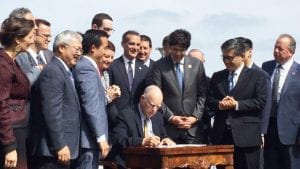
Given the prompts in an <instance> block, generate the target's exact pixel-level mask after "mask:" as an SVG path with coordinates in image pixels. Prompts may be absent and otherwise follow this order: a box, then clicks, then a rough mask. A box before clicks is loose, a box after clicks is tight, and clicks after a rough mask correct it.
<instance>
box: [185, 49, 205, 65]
mask: <svg viewBox="0 0 300 169" xmlns="http://www.w3.org/2000/svg"><path fill="white" fill-rule="evenodd" d="M188 55H189V56H192V57H194V58H197V59H199V60H200V61H201V62H202V63H204V62H205V58H204V54H203V52H201V50H199V49H191V50H190V51H189V53H188Z"/></svg>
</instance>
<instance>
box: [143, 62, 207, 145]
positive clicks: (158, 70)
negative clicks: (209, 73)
mask: <svg viewBox="0 0 300 169" xmlns="http://www.w3.org/2000/svg"><path fill="white" fill-rule="evenodd" d="M183 67H184V80H183V81H184V82H183V83H184V85H183V86H184V87H183V90H181V88H180V86H179V83H178V80H177V76H176V73H175V68H174V62H173V60H172V58H171V57H164V58H162V59H160V60H159V61H157V62H156V63H154V65H153V67H152V69H151V72H150V73H149V76H148V78H147V85H151V84H154V85H157V86H159V87H160V88H161V90H162V92H163V96H164V99H163V102H164V106H163V109H164V117H165V120H169V119H170V117H171V116H173V115H177V116H194V117H196V118H198V119H199V121H198V123H197V124H195V125H194V126H192V127H191V128H190V129H188V130H187V129H179V128H177V127H176V126H174V125H173V124H171V123H169V122H168V123H167V124H166V130H167V133H168V135H169V136H170V137H171V138H172V139H173V140H174V141H175V142H176V143H200V142H202V138H201V137H202V136H200V135H197V136H196V134H200V133H201V130H202V129H201V128H202V127H199V126H201V123H202V115H203V110H204V104H205V96H206V86H207V84H206V76H205V71H204V67H203V64H202V63H201V62H200V61H199V60H197V59H196V58H193V57H190V56H185V59H184V66H183ZM196 139H197V140H196Z"/></svg>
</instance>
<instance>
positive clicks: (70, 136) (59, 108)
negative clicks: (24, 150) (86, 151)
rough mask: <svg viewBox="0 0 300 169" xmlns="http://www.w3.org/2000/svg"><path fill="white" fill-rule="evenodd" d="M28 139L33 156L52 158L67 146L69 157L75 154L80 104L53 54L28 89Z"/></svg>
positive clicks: (66, 75) (64, 69) (75, 156)
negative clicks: (29, 89)
mask: <svg viewBox="0 0 300 169" xmlns="http://www.w3.org/2000/svg"><path fill="white" fill-rule="evenodd" d="M29 133H30V137H29V138H30V140H31V144H32V146H33V147H32V150H31V151H32V152H31V153H32V154H33V155H34V156H35V157H55V158H56V151H57V150H59V149H61V148H63V147H64V146H66V145H67V146H68V147H69V149H70V152H71V159H76V158H77V157H78V154H79V137H80V105H79V100H78V96H77V92H76V89H75V87H74V86H73V84H72V81H71V79H70V76H69V74H68V72H67V70H66V68H65V67H64V65H63V64H62V63H61V61H59V60H58V59H57V58H56V57H53V59H52V60H51V62H50V63H49V64H48V66H47V67H45V69H44V70H43V71H42V73H41V74H40V76H39V78H38V80H37V82H36V83H35V85H34V88H33V90H32V99H31V115H30V132H29Z"/></svg>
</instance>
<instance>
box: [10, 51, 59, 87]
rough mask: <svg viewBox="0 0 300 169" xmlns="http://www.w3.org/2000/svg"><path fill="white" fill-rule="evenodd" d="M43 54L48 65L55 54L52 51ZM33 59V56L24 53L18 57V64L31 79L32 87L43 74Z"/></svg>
mask: <svg viewBox="0 0 300 169" xmlns="http://www.w3.org/2000/svg"><path fill="white" fill-rule="evenodd" d="M42 52H43V54H44V56H45V59H46V63H49V62H50V60H51V59H52V57H53V55H54V54H53V53H52V52H51V51H50V50H43V51H42ZM32 57H33V56H31V55H30V53H29V52H22V53H20V54H18V55H17V57H16V61H17V63H18V64H19V65H20V68H21V69H22V71H23V72H24V73H25V75H26V76H27V78H28V79H29V81H30V85H31V86H32V85H33V84H34V83H35V81H36V80H37V78H38V77H39V75H40V73H41V70H40V69H39V68H37V67H36V66H37V63H36V61H35V60H34V59H33V58H32Z"/></svg>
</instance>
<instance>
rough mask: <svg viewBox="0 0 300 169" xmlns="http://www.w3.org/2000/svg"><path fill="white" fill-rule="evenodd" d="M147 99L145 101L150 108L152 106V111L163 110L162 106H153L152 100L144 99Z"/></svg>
mask: <svg viewBox="0 0 300 169" xmlns="http://www.w3.org/2000/svg"><path fill="white" fill-rule="evenodd" d="M144 98H145V100H146V101H147V104H148V105H149V106H151V108H152V109H154V108H155V109H157V110H159V109H160V108H161V105H155V104H153V103H152V102H150V100H149V99H147V98H146V97H144Z"/></svg>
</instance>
